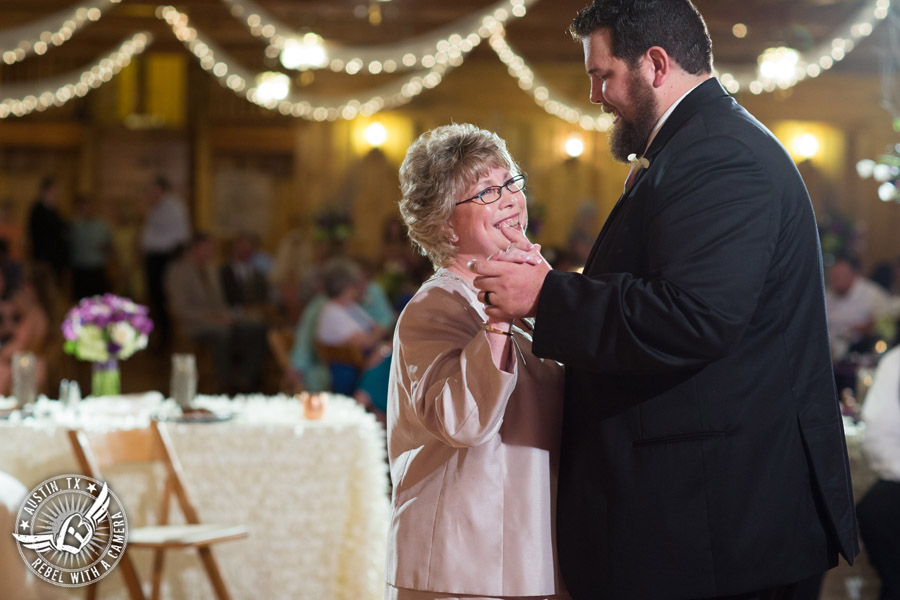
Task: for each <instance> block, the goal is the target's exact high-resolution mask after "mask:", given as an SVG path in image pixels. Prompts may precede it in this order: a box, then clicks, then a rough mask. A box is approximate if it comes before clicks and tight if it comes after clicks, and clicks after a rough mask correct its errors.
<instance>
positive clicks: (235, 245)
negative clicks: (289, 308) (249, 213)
mask: <svg viewBox="0 0 900 600" xmlns="http://www.w3.org/2000/svg"><path fill="white" fill-rule="evenodd" d="M254 249H255V247H254V242H253V238H252V237H251V236H250V235H249V234H246V233H242V234H238V235H237V236H235V238H234V240H233V242H232V245H231V261H229V262H228V263H226V264H224V265H222V266H221V267H220V270H219V277H220V279H221V282H222V292H223V293H224V294H225V301H226V302H227V303H228V306H231V307H232V308H243V309H251V310H260V309H264V308H265V307H266V305H267V304H268V302H269V283H268V281H266V276H265V275H263V274H262V273H261V272H260V271H259V270H257V269H256V267H255V266H254V264H253V260H252V259H253V251H254Z"/></svg>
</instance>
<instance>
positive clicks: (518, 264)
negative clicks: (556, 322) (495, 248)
mask: <svg viewBox="0 0 900 600" xmlns="http://www.w3.org/2000/svg"><path fill="white" fill-rule="evenodd" d="M502 231H503V234H504V235H505V236H506V237H507V239H508V240H509V242H510V248H509V249H508V250H506V251H504V252H498V253H495V254H493V255H492V256H490V257H489V258H488V260H486V261H471V262H470V263H469V269H471V270H472V271H473V272H474V273H476V274H477V277H475V281H474V284H475V287H477V288H479V289H480V290H481V291H480V292H478V299H479V300H480V301H481V302H483V303H484V305H485V306H486V307H487V308H486V309H485V312H487V314H488V317H489V318H490V319H498V320H499V319H505V318H509V317H533V316H534V314H535V312H536V311H537V302H538V297H539V296H540V292H541V287H542V286H543V284H544V279H545V278H546V277H547V273H549V272H550V270H551V269H550V265H549V263H547V261H546V260H544V257H543V256H541V253H540V246H538V245H537V244H531V243H530V242H529V241H528V238H526V237H525V234H524V233H523V232H522V231H521V230H520V229H513V228H511V227H510V228H503V229H502Z"/></svg>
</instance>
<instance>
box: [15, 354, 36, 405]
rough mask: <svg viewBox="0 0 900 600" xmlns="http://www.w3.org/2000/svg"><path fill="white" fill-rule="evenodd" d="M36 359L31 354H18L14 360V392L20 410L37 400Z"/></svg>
mask: <svg viewBox="0 0 900 600" xmlns="http://www.w3.org/2000/svg"><path fill="white" fill-rule="evenodd" d="M36 360H37V359H36V358H35V356H34V354H33V353H31V352H16V353H14V354H13V358H12V392H13V396H14V397H15V399H16V404H17V406H18V407H19V408H22V407H24V406H27V405H29V404H34V401H35V399H36V398H37V379H36V373H35V368H36Z"/></svg>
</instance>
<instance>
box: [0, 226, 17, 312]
mask: <svg viewBox="0 0 900 600" xmlns="http://www.w3.org/2000/svg"><path fill="white" fill-rule="evenodd" d="M0 274H2V276H3V281H4V285H3V290H2V292H0V298H2V299H4V300H9V299H10V298H12V297H13V294H15V293H16V292H17V291H18V290H19V286H20V285H21V284H22V263H21V262H19V261H18V260H17V259H15V258H14V257H13V256H12V255H11V254H10V251H9V243H8V242H7V241H6V239H5V238H2V237H0Z"/></svg>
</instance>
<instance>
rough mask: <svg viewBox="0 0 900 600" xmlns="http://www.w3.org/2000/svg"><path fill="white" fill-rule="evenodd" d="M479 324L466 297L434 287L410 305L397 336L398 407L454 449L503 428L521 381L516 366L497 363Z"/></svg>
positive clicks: (395, 343)
mask: <svg viewBox="0 0 900 600" xmlns="http://www.w3.org/2000/svg"><path fill="white" fill-rule="evenodd" d="M481 323H482V317H481V316H480V315H478V314H477V312H476V311H475V309H474V308H473V307H472V306H470V305H469V303H468V301H467V300H465V298H463V297H462V296H461V295H460V294H454V293H451V292H448V291H447V290H443V289H440V288H432V289H430V290H428V291H427V292H426V293H424V294H419V295H417V296H416V297H415V298H414V299H413V300H412V301H411V302H410V304H409V305H407V307H406V310H404V312H403V315H402V316H401V318H400V320H399V322H398V324H397V329H396V331H395V332H394V360H396V361H399V364H398V367H399V370H398V374H397V379H398V381H397V386H398V389H397V391H396V393H397V395H398V400H399V404H400V406H399V410H400V411H405V412H406V413H407V415H408V417H409V419H410V420H412V421H414V422H418V423H419V424H420V425H421V426H422V427H423V428H424V429H425V430H426V431H428V432H429V433H430V434H431V435H433V436H434V437H436V438H438V439H439V440H441V441H443V442H444V443H446V444H448V445H450V446H453V447H470V446H477V445H480V444H483V443H484V442H486V441H487V440H489V439H490V438H491V437H492V436H494V435H495V434H496V433H497V432H498V431H499V429H500V426H501V425H502V423H503V414H504V412H505V411H506V404H507V402H508V401H509V397H510V394H511V393H512V390H513V388H514V387H515V383H516V374H517V369H516V367H515V366H514V367H513V372H512V373H507V372H504V371H501V370H500V369H498V368H497V367H496V366H495V365H494V363H493V359H492V357H491V349H490V345H489V344H488V340H487V334H486V333H485V332H484V331H482V330H481ZM513 354H514V355H515V353H513Z"/></svg>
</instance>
